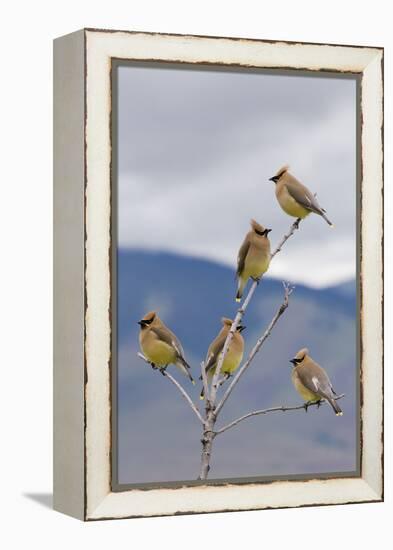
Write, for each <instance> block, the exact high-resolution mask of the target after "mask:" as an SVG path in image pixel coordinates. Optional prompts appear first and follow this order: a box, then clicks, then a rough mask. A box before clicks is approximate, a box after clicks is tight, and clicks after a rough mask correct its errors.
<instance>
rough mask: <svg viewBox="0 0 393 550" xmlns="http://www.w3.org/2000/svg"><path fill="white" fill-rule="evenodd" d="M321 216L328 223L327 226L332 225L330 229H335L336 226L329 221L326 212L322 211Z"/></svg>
mask: <svg viewBox="0 0 393 550" xmlns="http://www.w3.org/2000/svg"><path fill="white" fill-rule="evenodd" d="M321 216H322V218H323V219H324V220H325V222H326V223H327V224H329V225H330V227H334V225H333V224H332V222H331V221H330V220H329V218H328V217H327V216H326V214H325V211H324V210H322V212H321Z"/></svg>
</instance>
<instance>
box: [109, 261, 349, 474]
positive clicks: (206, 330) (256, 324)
mask: <svg viewBox="0 0 393 550" xmlns="http://www.w3.org/2000/svg"><path fill="white" fill-rule="evenodd" d="M345 285H346V288H345V292H343V290H342V288H340V287H341V285H338V287H337V288H336V287H330V288H326V289H311V288H308V287H306V286H304V285H296V288H295V290H294V293H293V294H292V296H291V299H290V305H289V308H288V310H287V311H286V312H285V314H284V315H283V316H282V318H281V319H280V320H279V322H278V323H277V326H276V328H275V330H274V331H273V333H272V335H271V337H270V338H269V339H268V340H267V341H266V344H265V345H264V346H263V348H262V350H261V351H260V353H259V354H258V355H257V357H256V359H255V360H254V362H253V364H252V366H251V367H250V369H249V371H248V372H247V374H246V375H245V376H244V377H243V379H242V380H241V382H240V383H239V385H238V387H237V388H236V392H235V394H234V395H233V397H232V398H231V400H229V401H228V404H227V406H226V408H225V414H224V415H223V418H222V422H224V421H225V420H230V419H232V418H234V417H236V416H238V415H240V414H243V413H244V412H247V411H249V410H252V409H255V408H261V407H265V406H271V405H277V404H278V405H280V404H295V403H298V402H299V397H298V396H297V394H296V392H295V390H294V389H293V387H292V384H291V381H290V368H289V366H290V364H289V359H290V358H291V357H293V354H294V353H295V352H296V351H297V350H298V349H299V348H300V347H303V346H305V345H307V346H308V347H309V348H310V352H311V354H312V355H313V357H314V358H315V359H316V360H317V361H318V362H320V363H321V364H322V365H323V366H325V367H326V369H327V370H328V372H329V376H330V377H331V379H332V382H333V384H334V386H335V388H336V390H337V391H338V392H345V393H346V397H345V402H343V403H342V406H343V409H344V413H345V414H344V417H343V418H342V419H340V421H337V419H336V417H335V416H334V415H333V414H332V412H331V411H330V410H328V408H327V407H326V408H325V409H324V410H322V409H321V410H320V411H318V412H315V414H314V411H313V412H311V411H310V413H309V414H307V415H303V414H301V415H300V414H292V415H289V414H286V415H281V416H279V415H269V416H268V417H266V418H264V420H261V419H260V418H257V419H254V420H251V421H250V422H247V423H244V425H243V426H242V427H241V428H240V427H239V428H236V429H234V430H233V431H231V432H230V433H229V432H228V434H225V435H223V437H222V439H218V440H217V442H216V447H215V457H214V461H213V467H215V470H214V472H213V477H226V476H232V477H236V476H239V475H240V476H241V475H249V476H252V475H277V474H282V473H304V472H318V471H334V470H336V471H339V470H351V469H353V468H354V460H355V458H354V457H355V454H354V452H355V451H354V450H355V435H356V429H355V425H356V387H357V374H356V353H355V343H356V322H355V318H356V300H355V292H351V284H348V283H345ZM352 286H353V288H355V282H353V283H352ZM235 287H236V284H235V280H234V272H233V270H231V269H230V268H228V267H225V266H222V265H220V264H215V263H212V262H209V261H205V260H201V259H195V258H189V257H184V256H179V255H174V254H167V253H153V252H146V251H135V250H133V251H131V250H120V251H119V254H118V329H119V330H118V337H119V338H118V344H119V354H118V360H119V385H118V390H119V391H118V395H119V413H120V415H119V438H120V460H119V472H120V480H121V481H122V482H138V481H157V480H171V479H193V478H194V477H195V475H194V474H195V472H196V471H197V467H198V460H199V439H200V433H199V426H198V425H197V423H196V422H195V421H194V419H193V418H192V413H190V412H189V411H188V410H187V406H186V405H185V404H184V403H183V402H182V400H181V397H180V396H178V395H176V392H174V389H173V388H172V387H171V385H170V384H168V382H167V381H166V380H165V379H164V378H163V377H162V376H159V373H157V372H153V371H152V370H151V369H150V368H149V367H148V366H147V365H146V364H144V363H143V362H142V361H141V360H140V359H139V358H138V357H137V356H136V352H137V351H138V331H139V327H138V325H137V321H138V320H139V319H140V318H141V317H142V316H143V314H144V313H145V312H146V311H148V310H151V309H157V311H158V312H159V314H160V315H161V316H162V318H163V319H164V321H165V322H166V323H167V324H168V325H169V326H170V328H171V329H172V330H173V331H174V332H175V333H176V334H177V335H178V336H179V338H180V340H181V342H182V344H183V347H184V349H185V352H186V356H187V359H188V360H189V362H190V363H191V365H192V366H193V373H194V376H195V378H197V377H198V374H199V367H198V365H199V363H200V361H201V360H202V359H203V358H204V356H205V353H206V350H207V347H208V345H209V344H210V342H211V340H212V339H213V338H214V337H215V335H216V334H217V332H218V331H219V329H220V326H221V325H220V318H221V317H222V316H229V317H230V316H233V315H234V314H235V312H236V310H237V304H236V303H235V300H234V296H235V291H236V290H235ZM282 298H283V288H282V284H281V281H278V280H275V279H269V278H267V277H266V278H265V279H264V280H263V281H262V282H261V284H260V286H259V288H258V289H257V291H256V293H255V295H254V298H253V300H252V302H251V304H250V306H249V309H248V310H247V312H246V315H245V318H244V324H245V325H246V326H247V329H246V331H245V332H244V333H243V335H244V337H245V340H246V353H247V352H248V351H249V350H250V348H251V347H252V345H253V344H254V343H255V341H256V339H257V338H258V337H259V336H260V334H261V333H262V332H263V331H264V330H265V328H266V326H267V324H268V323H269V322H270V320H271V318H272V316H273V315H274V313H275V311H276V310H277V308H278V307H279V306H280V304H281V302H282ZM170 368H171V369H173V372H176V370H175V368H174V367H170ZM184 384H185V385H186V387H187V390H188V391H189V392H190V394H191V395H192V397H194V398H195V400H196V401H198V393H199V390H200V388H199V387H198V386H196V387H195V388H194V387H192V386H191V385H189V386H188V383H187V381H186V380H185V379H184ZM161 417H162V418H163V419H164V420H163V421H159V420H158V419H159V418H161ZM158 422H159V423H158ZM141 428H142V429H141ZM257 434H263V440H258V439H257V440H256V439H255V436H256V435H257ZM177 447H179V453H180V456H181V457H182V460H180V461H179V460H178V459H179V457H178V454H176V453H175V449H176V448H177ZM262 451H263V452H262ZM303 451H304V453H305V454H304V453H303ZM174 453H175V454H176V457H175V458H176V460H175V462H174Z"/></svg>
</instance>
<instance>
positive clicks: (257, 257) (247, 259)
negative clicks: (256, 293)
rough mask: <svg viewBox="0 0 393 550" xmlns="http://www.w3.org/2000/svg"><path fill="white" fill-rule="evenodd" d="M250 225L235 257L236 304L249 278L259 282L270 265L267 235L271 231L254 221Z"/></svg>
mask: <svg viewBox="0 0 393 550" xmlns="http://www.w3.org/2000/svg"><path fill="white" fill-rule="evenodd" d="M250 224H251V231H249V232H248V233H247V235H246V237H245V239H244V241H243V244H242V245H241V247H240V250H239V254H238V257H237V271H236V275H237V278H238V286H237V294H236V302H240V300H241V297H242V296H243V290H244V287H245V286H246V284H247V281H248V279H249V277H251V278H252V279H254V280H259V279H260V278H261V277H262V275H263V274H264V273H265V271H267V269H268V267H269V263H270V241H269V238H268V234H269V233H270V231H271V229H265V228H264V227H263V226H262V225H260V224H259V223H258V222H256V221H255V220H251V221H250Z"/></svg>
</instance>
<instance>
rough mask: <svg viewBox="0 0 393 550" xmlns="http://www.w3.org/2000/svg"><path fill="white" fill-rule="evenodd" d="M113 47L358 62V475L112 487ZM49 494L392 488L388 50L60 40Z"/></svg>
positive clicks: (195, 503) (202, 501) (145, 503)
mask: <svg viewBox="0 0 393 550" xmlns="http://www.w3.org/2000/svg"><path fill="white" fill-rule="evenodd" d="M114 60H134V61H150V62H151V61H157V62H180V63H186V64H209V65H213V66H214V65H224V66H236V67H239V68H241V67H248V68H249V67H255V68H265V69H272V70H275V69H277V70H282V69H285V70H294V71H300V70H302V71H305V70H306V71H315V72H319V71H328V72H337V73H353V74H358V75H359V77H360V79H361V98H360V114H361V152H360V154H361V174H360V189H361V193H360V197H359V201H360V208H359V210H360V211H359V228H360V247H359V254H360V345H361V354H360V362H361V365H360V372H361V381H360V383H361V395H360V398H361V403H360V404H361V418H360V445H361V447H360V448H361V456H360V461H361V467H360V470H361V471H360V475H359V476H356V477H348V478H345V477H344V478H343V477H341V478H335V479H333V478H332V479H312V480H307V481H301V480H288V481H285V480H284V481H283V480H279V481H270V482H252V483H242V484H237V483H223V484H219V483H218V484H214V485H211V484H210V485H209V484H203V483H200V484H197V485H195V484H194V485H192V486H182V487H176V488H167V487H166V488H165V487H163V488H148V489H140V488H139V489H129V490H126V491H113V490H112V484H111V471H112V470H111V455H112V453H111V368H112V366H111V268H110V266H111V68H112V63H113V61H114ZM54 156H55V166H54V188H55V199H54V214H55V230H54V231H55V234H54V246H55V248H54V258H55V259H54V262H55V267H54V270H55V314H54V318H55V329H54V350H55V351H54V507H55V509H56V510H59V511H61V512H63V513H66V514H69V515H71V516H74V517H77V518H79V519H82V520H99V519H108V518H128V517H146V516H158V515H173V514H187V513H206V512H218V511H235V510H257V509H265V508H284V507H298V506H311V505H326V504H345V503H358V502H359V503H360V502H373V501H381V500H382V499H383V316H382V306H383V252H382V245H383V50H382V49H381V48H371V47H359V46H339V45H325V44H304V43H287V42H272V41H264V40H247V39H234V38H221V37H201V36H181V35H165V34H149V33H141V32H125V31H105V30H95V29H84V30H80V31H78V32H75V33H73V34H70V35H67V36H64V37H61V38H58V39H56V40H55V42H54Z"/></svg>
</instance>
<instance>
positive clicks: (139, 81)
mask: <svg viewBox="0 0 393 550" xmlns="http://www.w3.org/2000/svg"><path fill="white" fill-rule="evenodd" d="M118 70H119V80H118V97H119V101H118V109H119V111H118V121H119V122H118V131H119V134H118V155H119V156H118V176H119V191H118V196H119V210H118V212H119V218H118V219H119V222H118V223H119V246H120V247H123V248H143V249H153V250H165V251H169V252H176V253H180V254H187V255H193V256H199V257H202V258H207V259H212V260H215V261H218V262H221V263H225V264H227V265H233V266H235V262H236V256H237V252H238V249H239V246H240V244H241V242H242V240H243V237H244V235H245V233H246V232H247V231H248V223H249V219H250V218H252V217H253V218H255V219H257V220H258V221H260V222H261V223H262V224H263V225H265V226H267V227H270V228H272V229H273V231H272V233H271V234H270V236H271V241H272V244H273V246H274V244H275V243H277V242H278V241H279V240H280V238H281V237H282V235H283V234H284V232H285V231H286V230H287V229H288V227H289V226H290V224H291V223H292V219H291V218H289V217H288V216H287V215H286V214H285V213H284V212H283V211H282V210H281V209H280V207H279V206H278V204H277V202H276V198H275V194H274V184H273V183H272V182H269V181H268V179H269V177H271V176H272V175H273V174H274V173H275V172H276V171H277V169H278V168H279V167H281V166H282V165H283V164H290V166H291V172H292V173H293V174H294V175H295V176H296V177H297V178H298V179H300V180H301V181H302V182H303V183H305V184H306V185H307V186H308V187H309V188H310V189H311V190H312V191H313V192H316V193H317V194H318V200H319V202H320V203H321V205H322V206H323V207H324V208H325V209H326V210H327V212H328V215H329V218H330V219H331V220H332V221H333V222H334V224H335V228H334V229H330V228H329V227H328V225H327V224H326V223H325V222H324V220H323V219H321V218H320V217H318V216H314V215H311V216H309V218H308V219H306V220H305V222H304V226H303V227H302V228H301V231H300V232H299V233H298V234H296V236H295V237H293V238H292V239H291V240H290V241H289V242H288V244H287V245H286V247H285V248H284V249H283V251H282V253H281V254H280V255H278V256H277V257H276V258H275V259H274V262H272V265H271V267H270V269H269V274H270V275H272V276H275V277H281V278H285V279H289V280H292V281H299V282H303V283H305V284H308V285H311V286H315V287H321V286H327V285H332V284H336V283H340V282H342V281H346V280H348V279H350V278H352V277H354V276H355V270H356V261H355V252H356V247H355V240H356V237H355V217H356V216H355V214H356V213H355V202H356V83H355V80H353V79H343V78H331V77H323V78H321V77H315V76H312V77H310V76H279V75H277V74H275V75H270V74H262V73H247V72H244V71H243V72H227V71H225V72H224V71H212V70H195V69H192V70H190V69H178V68H171V67H169V68H168V67H166V68H164V67H163V68H161V69H157V68H148V67H133V66H127V67H124V66H123V67H120V68H119V69H118Z"/></svg>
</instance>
